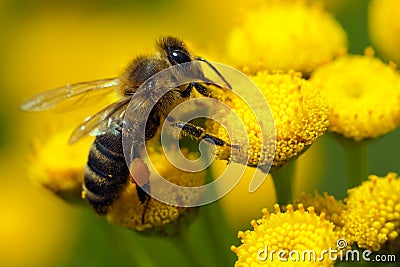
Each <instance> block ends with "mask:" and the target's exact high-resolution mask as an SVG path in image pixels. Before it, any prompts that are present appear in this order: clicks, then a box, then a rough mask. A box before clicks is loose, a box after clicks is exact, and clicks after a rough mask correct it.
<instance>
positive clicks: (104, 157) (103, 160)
mask: <svg viewBox="0 0 400 267" xmlns="http://www.w3.org/2000/svg"><path fill="white" fill-rule="evenodd" d="M128 180H129V169H128V167H127V166H126V162H125V158H124V153H123V149H122V135H121V132H120V131H115V132H114V133H106V134H104V135H100V136H97V137H96V139H95V141H94V142H93V144H92V146H91V147H90V152H89V159H88V162H87V164H86V167H85V182H84V185H83V190H84V191H85V198H86V200H87V201H88V202H89V204H90V205H91V206H92V207H93V208H94V209H95V211H96V212H97V213H98V214H106V213H107V209H108V206H110V205H111V204H112V203H113V201H114V200H115V199H116V198H117V197H118V196H119V194H120V192H121V189H122V188H123V187H124V185H125V184H126V183H127V181H128Z"/></svg>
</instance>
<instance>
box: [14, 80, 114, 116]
mask: <svg viewBox="0 0 400 267" xmlns="http://www.w3.org/2000/svg"><path fill="white" fill-rule="evenodd" d="M118 83H119V79H118V78H110V79H103V80H96V81H90V82H82V83H75V84H67V85H65V86H62V87H58V88H55V89H52V90H48V91H44V92H42V93H39V94H37V95H35V96H33V97H32V98H30V99H28V100H27V101H25V102H24V103H23V104H22V105H21V106H20V109H21V110H23V111H43V110H48V109H52V108H55V107H57V106H60V104H62V103H64V102H66V101H68V100H70V101H71V103H69V106H70V107H74V106H75V107H78V106H80V105H82V104H83V103H85V101H84V99H85V98H88V99H90V98H93V97H94V96H95V95H104V94H107V93H110V92H113V91H114V89H115V87H116V86H117V85H118ZM79 103H80V104H79Z"/></svg>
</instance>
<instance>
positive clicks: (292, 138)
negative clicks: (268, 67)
mask: <svg viewBox="0 0 400 267" xmlns="http://www.w3.org/2000/svg"><path fill="white" fill-rule="evenodd" d="M250 78H251V80H252V81H253V82H254V83H255V84H256V85H257V86H258V88H259V89H260V90H261V92H262V94H263V95H264V97H265V98H266V100H267V101H268V104H269V107H270V109H271V111H272V115H273V119H274V123H275V128H276V150H275V153H274V154H270V153H272V152H273V151H272V150H271V144H270V143H267V144H263V146H264V147H262V146H261V144H262V140H261V134H260V127H259V124H258V122H257V120H256V119H255V117H254V114H253V112H252V110H251V107H249V106H247V104H246V103H244V102H243V100H241V99H240V98H238V97H235V96H234V95H233V94H229V93H228V92H224V99H223V101H224V103H226V104H227V105H229V106H230V108H232V110H233V111H235V112H236V114H237V115H238V116H239V117H240V119H241V121H242V123H243V124H244V126H245V128H246V132H247V135H248V138H249V142H250V148H249V159H248V165H249V166H254V165H257V164H259V165H263V164H265V163H267V162H271V159H272V157H273V164H272V167H273V168H275V169H276V168H279V167H281V166H283V165H285V164H286V163H287V162H288V161H289V160H290V159H292V158H295V157H298V156H299V155H300V153H301V152H302V151H304V149H305V148H307V147H308V146H310V145H311V144H312V143H313V142H314V141H315V140H316V139H317V138H318V137H320V136H321V135H322V134H323V133H324V132H325V131H326V129H327V127H328V125H329V121H328V108H327V106H326V104H325V102H324V100H323V97H322V96H321V94H320V88H318V87H316V86H314V84H313V83H311V82H309V81H307V80H305V79H303V78H301V74H299V73H296V72H293V71H291V72H289V73H272V74H270V73H268V72H266V71H262V72H258V73H257V75H255V76H250ZM216 98H217V97H216ZM220 98H221V97H220ZM254 101H259V100H254ZM233 128H238V129H239V128H240V126H239V125H238V126H236V127H233ZM207 129H208V131H210V132H213V133H216V135H217V136H219V137H220V138H222V139H224V140H229V137H228V135H227V132H226V130H225V129H224V128H223V127H221V125H220V124H217V123H215V122H211V123H210V124H209V125H208V126H207ZM265 153H267V154H265ZM216 155H217V157H219V158H220V159H223V160H229V159H230V158H229V157H230V150H229V148H227V147H216Z"/></svg>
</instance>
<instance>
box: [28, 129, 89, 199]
mask: <svg viewBox="0 0 400 267" xmlns="http://www.w3.org/2000/svg"><path fill="white" fill-rule="evenodd" d="M52 128H59V127H56V126H55V125H53V126H50V129H49V134H48V136H49V137H48V138H47V139H46V141H44V140H41V139H35V140H34V141H33V143H32V148H33V149H32V155H31V156H30V164H29V166H28V172H29V175H30V177H31V179H32V181H34V182H35V183H37V184H39V185H41V186H43V187H45V188H47V189H49V190H50V191H52V192H53V193H55V194H56V195H58V196H60V197H62V198H63V199H65V200H67V201H71V202H77V201H78V202H79V201H81V191H82V183H83V169H84V167H85V164H86V161H87V157H88V153H89V148H90V145H91V143H92V142H93V138H85V139H84V140H81V141H80V142H78V143H76V144H74V145H69V144H68V139H69V136H70V134H71V131H70V129H68V130H66V129H64V130H60V129H57V130H56V129H52Z"/></svg>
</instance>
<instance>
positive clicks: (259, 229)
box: [231, 204, 337, 267]
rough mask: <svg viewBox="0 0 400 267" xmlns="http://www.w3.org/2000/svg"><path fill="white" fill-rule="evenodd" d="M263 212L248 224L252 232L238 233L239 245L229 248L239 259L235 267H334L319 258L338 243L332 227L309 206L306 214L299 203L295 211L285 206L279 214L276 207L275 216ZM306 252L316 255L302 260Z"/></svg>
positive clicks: (277, 206)
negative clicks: (311, 251)
mask: <svg viewBox="0 0 400 267" xmlns="http://www.w3.org/2000/svg"><path fill="white" fill-rule="evenodd" d="M262 212H263V217H262V218H261V219H259V220H257V221H255V220H253V221H252V222H251V225H252V226H253V228H254V229H253V230H252V231H249V230H247V231H246V232H242V231H240V232H239V234H238V237H239V238H241V241H242V244H241V245H240V246H239V247H235V246H232V248H231V249H232V251H233V252H235V253H236V254H237V256H238V260H237V262H236V263H235V266H237V267H239V266H242V267H245V266H278V265H279V264H286V265H288V266H310V265H312V266H333V264H334V263H333V262H332V261H331V259H329V257H323V259H318V258H319V257H320V256H321V255H322V251H323V250H325V249H326V250H328V249H329V248H335V247H336V241H337V236H336V234H335V232H334V231H333V227H334V226H333V224H332V223H331V222H329V221H328V220H326V219H325V215H324V214H321V215H319V216H318V215H317V214H316V213H315V212H314V209H313V208H312V207H310V208H308V210H307V211H306V210H305V209H304V207H303V205H302V204H299V205H298V210H296V211H294V209H293V206H292V205H288V206H287V211H286V212H284V213H282V212H281V210H280V208H279V205H275V213H273V214H270V213H268V211H267V210H266V209H263V211H262ZM307 250H308V251H309V250H313V251H315V255H312V256H311V257H310V258H308V256H307V255H306V256H305V257H303V256H302V252H303V251H307ZM294 251H295V252H296V253H293V252H294ZM278 252H279V253H280V255H278V254H277V253H278ZM274 253H275V254H274ZM314 256H315V257H314Z"/></svg>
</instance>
